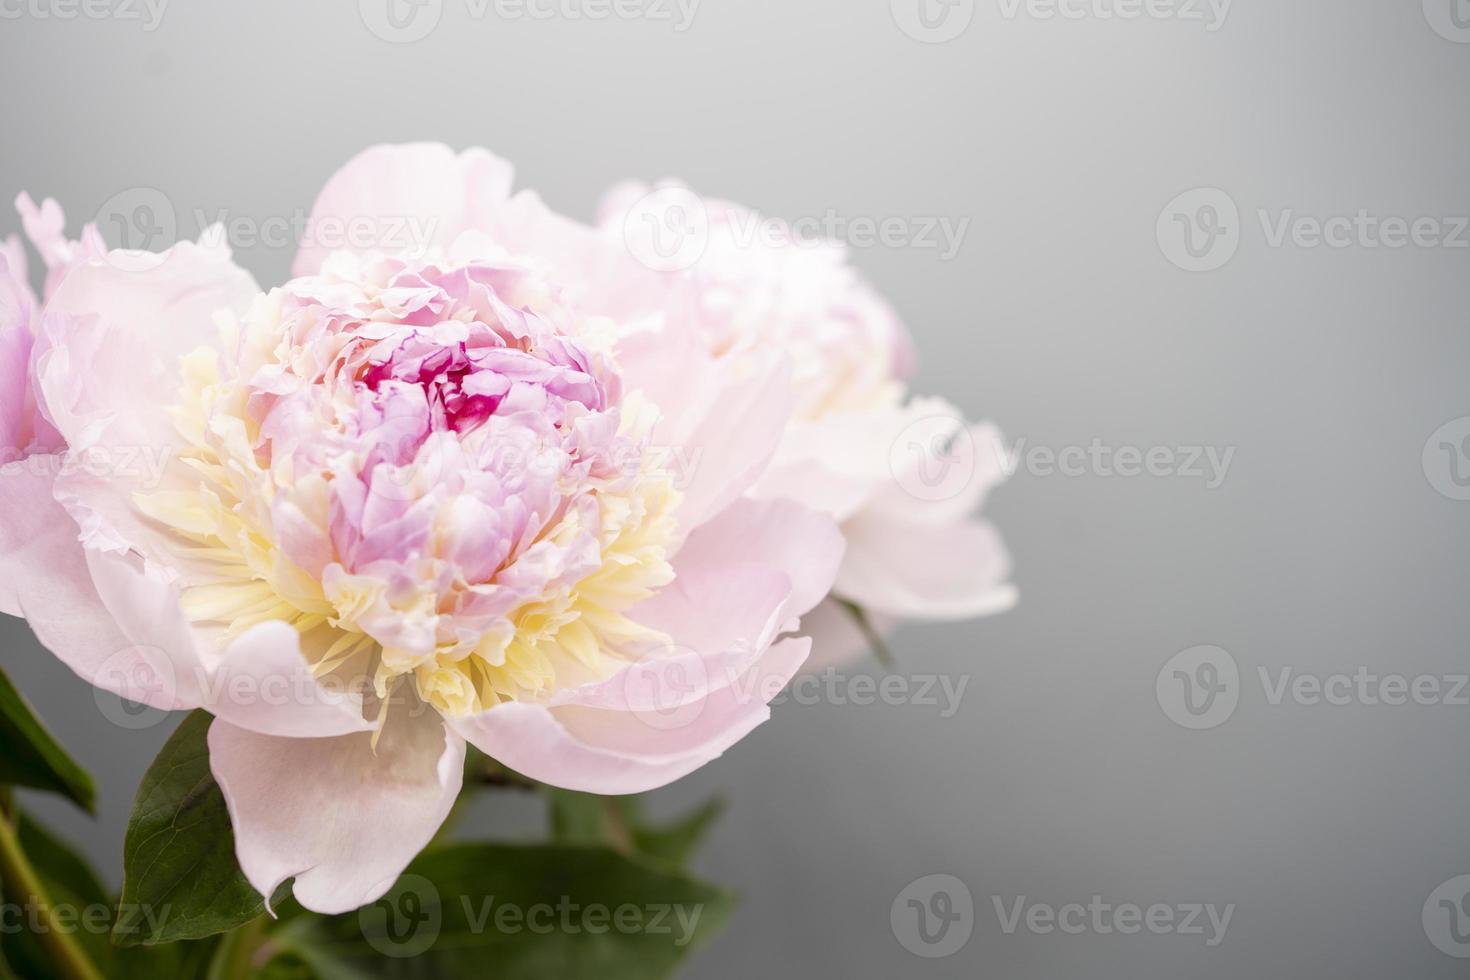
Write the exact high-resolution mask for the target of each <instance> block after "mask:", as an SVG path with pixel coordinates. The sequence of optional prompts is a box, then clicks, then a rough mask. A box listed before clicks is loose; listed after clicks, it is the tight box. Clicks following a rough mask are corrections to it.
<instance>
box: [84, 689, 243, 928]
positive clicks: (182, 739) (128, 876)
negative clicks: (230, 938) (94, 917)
mask: <svg viewBox="0 0 1470 980" xmlns="http://www.w3.org/2000/svg"><path fill="white" fill-rule="evenodd" d="M210 721H211V719H210V716H209V715H208V714H207V713H206V712H203V711H196V712H194V713H193V714H191V715H189V717H187V718H185V719H184V721H183V723H182V724H180V725H179V728H178V731H176V732H174V734H173V737H172V738H170V739H169V740H168V743H167V744H166V745H164V747H163V750H162V751H161V752H159V754H158V758H157V759H155V760H153V765H152V766H151V767H149V769H148V772H147V774H146V775H145V776H144V777H143V783H142V785H141V786H140V787H139V789H138V799H137V802H136V803H134V805H133V815H132V818H131V819H130V820H129V821H128V831H127V837H126V839H125V840H124V842H123V875H124V878H123V894H122V902H121V904H120V906H119V912H118V917H117V925H116V927H115V929H114V931H113V942H115V943H117V944H118V945H120V946H134V945H138V944H144V945H151V944H154V943H168V942H175V941H178V940H181V939H202V938H204V937H207V936H213V935H216V934H218V933H222V932H227V931H229V930H230V929H234V928H236V927H237V926H241V925H243V924H245V923H246V922H249V921H250V920H251V919H254V918H255V917H257V916H259V915H260V914H261V913H262V912H263V911H264V910H265V903H264V902H263V901H262V899H261V897H260V895H259V894H257V893H256V891H255V889H254V888H252V887H250V883H249V882H248V881H246V880H245V876H244V874H242V873H241V871H240V867H239V864H238V863H237V862H236V860H235V832H234V830H233V829H232V828H231V826H230V815H229V811H228V810H227V809H226V807H225V798H224V794H223V793H222V792H221V791H220V788H219V786H218V785H217V784H216V783H215V781H214V776H213V775H212V774H211V772H210V769H209V744H208V742H207V740H206V738H207V735H208V732H209V725H210Z"/></svg>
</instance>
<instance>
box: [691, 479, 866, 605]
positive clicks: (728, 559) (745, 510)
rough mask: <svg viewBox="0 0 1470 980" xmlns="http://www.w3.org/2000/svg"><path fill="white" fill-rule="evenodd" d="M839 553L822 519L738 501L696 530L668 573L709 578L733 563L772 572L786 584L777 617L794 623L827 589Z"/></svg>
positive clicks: (788, 507)
mask: <svg viewBox="0 0 1470 980" xmlns="http://www.w3.org/2000/svg"><path fill="white" fill-rule="evenodd" d="M843 549H844V543H843V539H842V534H841V533H840V532H839V531H838V529H837V525H836V524H835V523H834V522H833V521H832V519H831V518H830V517H828V516H827V515H826V514H823V513H820V512H818V511H815V510H811V509H809V508H806V507H803V506H802V505H800V504H798V503H794V502H792V501H789V500H773V501H763V500H750V499H744V500H737V501H736V502H735V503H733V504H731V505H730V506H729V507H727V508H725V509H724V510H723V511H721V512H720V513H719V514H718V515H717V516H716V517H715V518H714V519H713V520H711V521H708V522H707V523H705V524H703V525H701V526H700V527H699V528H698V529H696V530H695V532H694V533H693V534H691V535H690V536H689V539H688V540H687V541H686V542H685V543H684V547H683V548H681V549H680V550H679V553H678V555H677V556H676V558H675V561H674V567H675V570H676V572H679V573H681V574H686V573H688V572H690V571H697V570H704V571H707V572H710V573H713V574H714V575H715V576H718V575H719V574H720V571H721V570H722V569H725V568H729V567H731V566H733V565H736V564H739V563H750V564H759V565H764V566H767V567H770V568H773V569H776V570H777V571H780V572H782V573H784V574H785V575H786V577H787V578H788V579H789V580H790V583H791V594H790V596H789V597H788V598H787V600H786V602H785V604H784V605H783V607H782V610H781V611H782V615H783V616H785V617H786V618H787V619H795V618H797V617H799V616H802V615H804V614H805V613H807V612H808V611H809V610H811V609H813V608H814V607H815V606H816V605H817V603H819V602H821V601H822V598H823V597H824V596H826V595H827V592H828V591H829V590H830V589H831V588H832V583H833V581H834V580H835V579H836V577H837V569H838V567H839V566H840V565H841V563H842V554H843ZM674 587H675V588H677V587H678V581H677V580H676V581H675V586H674Z"/></svg>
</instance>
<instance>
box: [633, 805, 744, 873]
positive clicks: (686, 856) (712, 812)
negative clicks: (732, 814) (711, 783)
mask: <svg viewBox="0 0 1470 980" xmlns="http://www.w3.org/2000/svg"><path fill="white" fill-rule="evenodd" d="M724 812H725V801H724V800H720V799H714V800H710V801H709V802H708V803H706V804H705V805H704V806H702V807H700V808H699V809H698V810H695V811H694V812H693V813H691V814H689V815H688V816H685V817H681V818H680V819H678V820H675V821H674V822H673V823H669V824H662V825H656V824H648V823H646V822H644V821H641V820H631V821H630V823H631V825H632V828H633V844H634V846H635V847H637V848H638V851H639V853H640V854H646V855H648V856H649V857H651V858H655V859H657V860H659V861H665V862H667V863H669V864H672V865H674V866H676V867H682V866H683V865H685V864H688V863H689V861H690V859H692V858H693V857H694V852H695V851H697V850H698V849H699V845H700V844H702V843H704V839H705V837H707V836H708V835H709V831H710V828H712V827H713V826H714V825H715V821H717V820H719V819H720V816H721V815H722V814H724Z"/></svg>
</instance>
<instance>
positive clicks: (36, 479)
mask: <svg viewBox="0 0 1470 980" xmlns="http://www.w3.org/2000/svg"><path fill="white" fill-rule="evenodd" d="M44 462H45V460H44V459H42V458H38V457H32V458H31V459H30V460H28V461H27V464H28V465H29V464H35V466H36V469H34V470H32V469H23V470H16V471H15V472H12V473H8V474H6V475H5V476H3V477H0V494H3V498H4V507H3V508H0V609H3V611H5V612H7V613H10V614H12V615H19V616H24V617H25V618H26V620H27V621H28V623H29V624H30V627H31V629H32V630H33V631H34V632H35V634H36V637H37V639H39V640H40V641H41V643H42V645H43V646H45V647H46V648H47V649H48V650H50V651H51V652H52V653H54V654H55V655H56V657H57V659H59V660H61V662H62V663H64V664H66V665H67V666H68V667H70V668H71V669H72V670H73V671H74V672H75V673H76V674H77V676H79V677H81V678H82V679H83V680H85V681H87V682H88V683H90V684H93V685H95V686H97V687H100V688H103V689H104V690H109V691H112V692H113V693H114V694H118V695H125V696H128V697H130V698H132V699H134V700H140V701H142V702H143V703H146V704H148V705H149V706H150V707H154V708H159V709H161V710H165V711H173V710H178V709H182V708H191V707H194V706H195V704H196V703H197V702H193V701H190V700H188V699H180V698H179V697H178V692H177V690H176V688H175V687H174V686H172V685H169V684H165V685H157V686H155V685H151V684H144V685H141V686H140V685H139V684H138V683H137V680H138V679H139V678H145V677H150V676H152V675H153V674H154V673H155V671H156V662H157V660H158V655H157V654H155V653H154V652H152V651H151V650H147V649H143V648H140V647H139V646H138V645H137V643H136V641H134V640H132V639H131V638H130V637H128V636H127V635H126V634H125V633H124V632H123V630H122V628H121V627H120V626H119V625H118V623H117V620H116V618H115V617H114V616H113V615H112V612H111V611H110V610H109V609H108V607H107V605H106V604H105V603H104V602H103V600H102V597H101V595H100V594H99V593H98V590H97V587H96V585H95V584H94V583H93V579H92V573H91V569H90V568H89V567H88V562H87V554H86V552H85V551H84V549H83V548H82V545H81V542H80V541H79V540H78V535H79V533H80V532H79V529H78V527H77V525H76V522H75V521H73V520H72V518H71V516H70V515H69V514H68V513H67V512H66V510H65V509H64V508H62V506H61V505H60V504H59V503H57V502H56V500H55V499H54V498H53V497H52V495H51V476H50V474H49V473H47V472H45V471H44V469H43V467H42V464H43V463H44Z"/></svg>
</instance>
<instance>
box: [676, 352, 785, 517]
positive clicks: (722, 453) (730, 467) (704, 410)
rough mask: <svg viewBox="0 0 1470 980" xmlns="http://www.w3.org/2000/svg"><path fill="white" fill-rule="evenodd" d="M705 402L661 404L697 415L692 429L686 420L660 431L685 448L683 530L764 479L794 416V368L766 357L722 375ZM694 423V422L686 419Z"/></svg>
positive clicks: (681, 414)
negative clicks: (682, 426)
mask: <svg viewBox="0 0 1470 980" xmlns="http://www.w3.org/2000/svg"><path fill="white" fill-rule="evenodd" d="M711 380H712V381H713V383H712V384H711V385H710V387H709V388H708V389H707V391H706V393H705V395H704V397H702V398H701V401H702V402H703V404H702V405H691V404H689V403H685V404H671V403H668V402H665V403H662V404H659V406H658V407H659V410H660V412H661V413H662V414H663V416H664V418H666V419H670V420H680V421H684V420H689V419H694V420H697V421H695V422H694V423H693V425H692V426H691V427H690V428H689V429H688V430H687V432H686V433H680V432H679V422H678V421H676V422H674V424H673V425H668V426H664V425H661V426H659V427H658V428H657V429H655V433H654V441H655V444H656V445H658V446H660V447H669V448H672V449H675V450H677V451H678V453H679V457H678V463H679V465H680V466H681V467H685V468H686V473H685V476H686V478H687V479H686V482H685V485H684V486H683V487H682V489H683V491H684V499H683V502H682V503H681V505H680V508H679V527H680V529H681V530H682V531H683V532H685V533H688V532H689V531H692V530H693V529H694V528H696V527H699V526H700V525H701V524H704V523H706V522H707V521H709V520H710V519H711V518H713V517H715V515H717V514H719V513H720V511H722V510H724V509H725V508H726V507H728V506H729V505H730V504H732V503H733V502H734V501H736V500H737V499H739V498H740V497H741V496H742V495H743V494H744V493H745V491H746V490H748V489H750V487H751V486H752V485H753V484H754V483H755V482H756V481H757V480H758V479H760V475H761V474H762V473H763V472H764V471H765V469H766V466H767V465H768V464H769V463H770V461H771V457H772V456H773V455H774V454H775V452H776V447H777V446H778V445H779V444H780V441H781V434H782V432H783V431H784V430H785V428H786V423H787V421H788V420H789V419H790V418H791V409H792V404H793V396H792V393H791V372H790V365H789V364H788V363H787V362H786V361H785V360H783V359H777V358H771V359H760V360H757V361H755V362H753V363H751V364H750V365H749V371H748V373H745V374H744V375H743V376H742V375H738V374H736V373H735V372H719V373H717V374H715V376H714V378H712V379H711ZM685 424H687V422H686V423H685Z"/></svg>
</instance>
